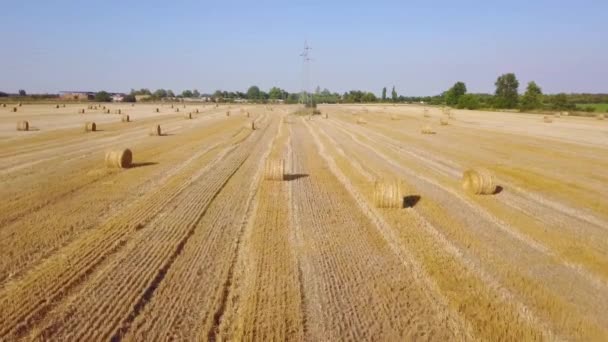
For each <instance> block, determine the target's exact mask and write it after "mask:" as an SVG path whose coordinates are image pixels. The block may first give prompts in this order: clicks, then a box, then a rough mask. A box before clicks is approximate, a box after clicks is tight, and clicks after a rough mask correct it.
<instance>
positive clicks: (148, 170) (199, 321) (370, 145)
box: [0, 103, 608, 341]
mask: <svg viewBox="0 0 608 342" xmlns="http://www.w3.org/2000/svg"><path fill="white" fill-rule="evenodd" d="M106 106H107V107H104V108H103V109H102V107H101V105H98V106H97V107H95V106H93V108H97V109H87V110H86V111H85V113H84V114H79V113H78V110H79V109H81V108H82V107H83V105H82V104H68V105H67V106H66V107H63V106H59V108H57V106H56V104H27V103H24V104H23V106H21V107H19V110H18V111H16V112H13V111H12V108H13V107H14V105H8V106H7V107H5V108H0V184H2V187H0V341H14V340H52V341H65V340H73V341H98V340H112V341H120V340H124V341H157V340H184V341H195V340H213V341H215V340H234V341H240V340H262V341H273V340H274V341H284V340H294V341H300V340H308V341H337V340H349V341H361V340H385V341H409V340H433V341H470V340H487V341H498V340H505V341H528V340H576V341H606V340H608V195H607V194H608V173H607V172H606V170H607V169H608V123H605V122H604V121H598V120H596V119H595V118H578V117H573V116H562V117H560V118H559V119H556V120H553V122H552V123H551V124H547V123H545V122H543V117H542V115H534V114H520V113H487V112H477V111H460V110H452V111H451V115H450V116H449V117H448V116H447V115H446V114H444V113H443V112H442V110H441V108H439V107H421V106H413V105H402V106H375V105H366V106H365V107H362V106H357V105H325V106H320V107H321V108H320V109H321V112H322V113H325V115H327V116H326V118H327V119H323V118H322V117H321V116H320V115H315V116H312V117H311V118H310V119H309V118H308V117H305V116H298V115H292V114H293V113H295V112H296V111H298V110H299V108H298V107H296V106H287V105H273V106H272V110H269V109H267V108H266V107H265V106H263V105H250V104H243V105H234V104H232V105H231V106H230V107H229V106H228V105H219V106H217V105H215V104H213V105H209V104H207V105H205V104H189V105H188V108H187V109H186V110H185V111H186V112H187V113H194V114H192V115H191V118H192V119H191V120H184V114H183V113H181V112H177V111H176V109H175V108H176V107H177V106H179V107H181V104H175V108H174V105H171V104H149V105H148V104H139V103H138V104H136V105H135V106H130V105H128V106H126V105H122V106H121V104H110V105H106ZM425 108H426V109H428V110H427V111H426V112H425ZM108 110H109V113H111V114H108ZM245 112H246V113H248V115H245V114H243V113H245ZM115 113H120V114H115ZM229 113H232V114H233V115H229ZM234 113H236V114H234ZM239 113H241V114H239ZM425 113H426V115H425ZM354 114H356V115H357V116H353V115H354ZM123 115H129V118H130V121H131V122H129V123H128V124H126V123H123V122H121V118H122V116H123ZM252 120H253V121H254V122H255V129H252V126H251V122H252ZM21 121H27V122H28V123H29V129H28V130H16V129H15V125H17V123H18V122H21ZM86 122H94V123H95V124H96V129H95V132H89V133H86V132H83V127H84V126H85V123H86ZM439 122H446V123H449V124H448V125H444V124H442V125H440V124H439ZM362 123H365V124H362ZM426 125H431V127H432V130H433V132H434V134H421V127H424V126H426ZM161 126H162V135H161V131H160V127H161ZM151 132H152V133H151ZM127 151H128V152H127Z"/></svg>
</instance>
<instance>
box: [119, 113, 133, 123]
mask: <svg viewBox="0 0 608 342" xmlns="http://www.w3.org/2000/svg"><path fill="white" fill-rule="evenodd" d="M120 121H122V122H130V121H131V118H130V117H129V115H127V114H125V115H123V116H122V117H121V118H120Z"/></svg>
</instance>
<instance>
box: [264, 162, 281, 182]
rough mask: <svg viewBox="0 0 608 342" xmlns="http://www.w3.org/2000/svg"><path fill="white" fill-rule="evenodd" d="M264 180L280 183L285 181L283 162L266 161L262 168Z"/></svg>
mask: <svg viewBox="0 0 608 342" xmlns="http://www.w3.org/2000/svg"><path fill="white" fill-rule="evenodd" d="M264 179H266V180H273V181H282V180H284V179H285V161H284V160H282V159H268V160H266V167H265V168H264Z"/></svg>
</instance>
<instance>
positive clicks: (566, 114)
mask: <svg viewBox="0 0 608 342" xmlns="http://www.w3.org/2000/svg"><path fill="white" fill-rule="evenodd" d="M561 114H562V115H563V116H568V115H570V112H562V113H561Z"/></svg>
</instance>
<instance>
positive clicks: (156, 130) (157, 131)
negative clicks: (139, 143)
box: [150, 125, 162, 136]
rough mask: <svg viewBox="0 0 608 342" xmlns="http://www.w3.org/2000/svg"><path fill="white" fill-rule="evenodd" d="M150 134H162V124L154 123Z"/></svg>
mask: <svg viewBox="0 0 608 342" xmlns="http://www.w3.org/2000/svg"><path fill="white" fill-rule="evenodd" d="M150 135H151V136H161V135H162V131H161V130H160V125H154V126H153V127H152V129H151V130H150Z"/></svg>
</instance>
